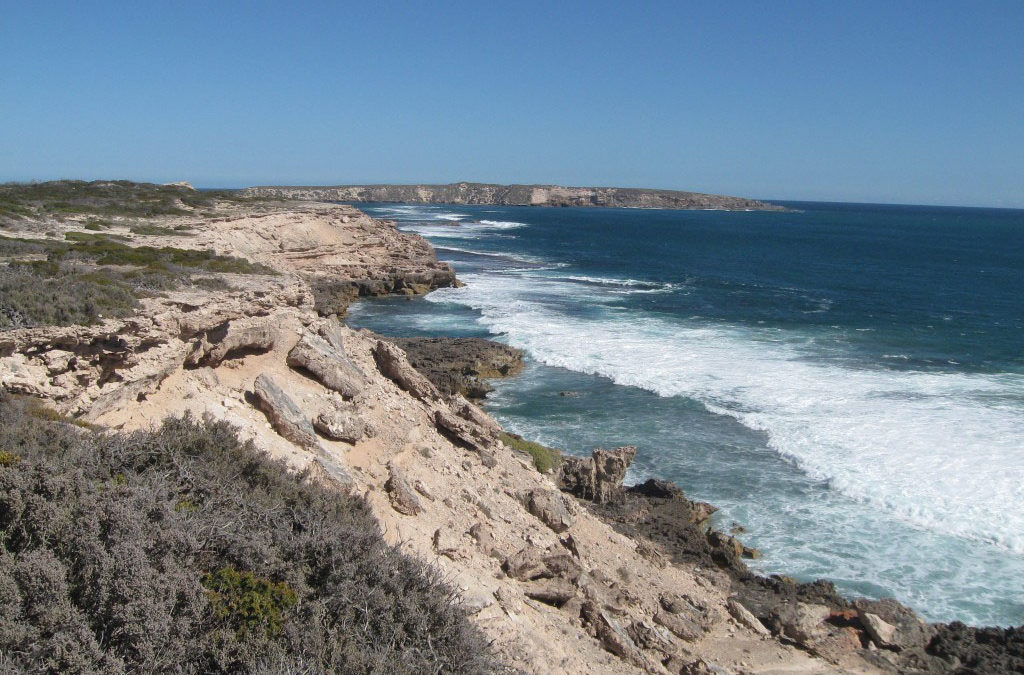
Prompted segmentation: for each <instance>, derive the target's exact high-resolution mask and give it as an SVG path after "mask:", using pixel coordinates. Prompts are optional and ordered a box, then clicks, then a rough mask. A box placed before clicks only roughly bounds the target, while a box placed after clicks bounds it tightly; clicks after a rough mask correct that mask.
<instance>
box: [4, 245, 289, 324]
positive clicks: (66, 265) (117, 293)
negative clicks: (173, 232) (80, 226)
mask: <svg viewBox="0 0 1024 675" xmlns="http://www.w3.org/2000/svg"><path fill="white" fill-rule="evenodd" d="M118 239H119V238H118V237H116V235H111V234H108V233H94V232H67V233H66V234H65V241H63V242H61V241H51V240H46V239H18V238H14V237H0V256H3V257H8V258H12V260H10V261H9V262H8V264H7V265H6V266H0V329H4V328H20V327H34V326H69V325H75V324H80V325H92V324H95V323H98V322H100V321H102V319H103V318H109V317H122V316H128V315H130V314H131V313H133V312H134V311H135V310H136V309H137V308H138V300H139V298H143V297H149V296H152V295H154V294H157V293H162V292H165V291H167V290H170V289H173V288H176V287H179V286H182V285H184V284H188V283H192V280H191V277H192V274H195V273H203V272H205V273H228V272H229V273H234V274H277V273H276V272H275V271H274V270H272V269H270V268H269V267H266V266H265V265H260V264H256V263H252V262H249V261H248V260H245V259H243V258H235V257H231V256H222V255H217V254H215V253H213V252H212V251H202V250H187V249H182V248H175V247H171V246H164V247H159V248H156V247H152V246H129V245H127V244H125V243H123V242H122V241H119V240H118ZM42 255H45V256H46V259H45V260H38V259H37V260H26V259H24V258H26V257H30V256H42ZM18 257H21V258H22V259H21V260H18V259H17V258H18ZM196 283H197V285H200V286H202V287H204V288H210V287H213V288H214V289H221V288H226V287H227V284H226V283H225V282H223V281H222V280H216V279H210V278H209V277H203V280H202V281H198V280H197V282H196Z"/></svg>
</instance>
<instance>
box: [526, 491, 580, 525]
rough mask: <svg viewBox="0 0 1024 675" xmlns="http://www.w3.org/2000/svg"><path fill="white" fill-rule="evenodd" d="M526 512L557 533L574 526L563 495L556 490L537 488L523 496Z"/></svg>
mask: <svg viewBox="0 0 1024 675" xmlns="http://www.w3.org/2000/svg"><path fill="white" fill-rule="evenodd" d="M523 503H524V504H525V505H526V510H527V511H529V512H530V513H531V514H532V515H534V516H536V517H537V518H538V519H539V520H540V521H541V522H542V523H544V524H545V525H547V526H548V527H550V528H551V529H552V530H554V531H555V532H565V531H566V530H568V529H569V528H570V527H571V526H572V522H573V519H572V516H571V515H569V509H567V508H566V506H565V502H564V501H563V499H562V495H560V494H558V492H556V491H555V490H545V489H543V488H537V489H534V490H530V491H529V492H527V493H526V494H525V495H524V496H523Z"/></svg>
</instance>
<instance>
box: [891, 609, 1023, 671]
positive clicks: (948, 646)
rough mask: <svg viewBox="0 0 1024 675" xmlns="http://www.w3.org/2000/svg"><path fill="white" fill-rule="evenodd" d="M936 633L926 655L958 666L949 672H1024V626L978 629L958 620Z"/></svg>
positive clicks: (940, 627)
mask: <svg viewBox="0 0 1024 675" xmlns="http://www.w3.org/2000/svg"><path fill="white" fill-rule="evenodd" d="M934 630H935V634H934V636H933V637H932V638H931V640H930V641H929V643H928V646H927V648H926V650H925V653H926V655H928V656H931V657H933V658H940V659H942V660H943V661H944V662H946V663H947V664H958V665H956V666H954V667H950V666H947V668H948V672H952V673H955V675H983V674H984V675H1009V674H1010V673H1017V674H1019V673H1024V626H1017V627H1015V628H975V627H972V626H965V625H964V624H962V623H960V622H959V621H956V622H953V623H951V624H939V625H937V626H935V627H934ZM901 656H902V655H901ZM931 665H932V666H933V667H934V666H936V665H937V664H931ZM926 672H941V671H937V670H930V671H926Z"/></svg>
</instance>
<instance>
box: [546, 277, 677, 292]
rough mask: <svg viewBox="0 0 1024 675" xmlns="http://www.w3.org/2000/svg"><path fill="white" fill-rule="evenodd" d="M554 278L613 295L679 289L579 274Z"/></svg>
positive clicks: (673, 285) (662, 284)
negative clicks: (604, 290) (597, 287)
mask: <svg viewBox="0 0 1024 675" xmlns="http://www.w3.org/2000/svg"><path fill="white" fill-rule="evenodd" d="M555 278H556V279H557V280H564V281H569V282H575V283H580V284H591V285H596V286H600V287H604V288H606V289H607V290H608V291H609V292H610V293H612V294H614V295H633V294H635V293H671V292H673V291H675V290H678V289H679V288H680V285H679V284H673V283H670V282H660V281H641V280H639V279H619V278H616V277H593V276H586V275H581V274H570V275H562V276H558V277H555Z"/></svg>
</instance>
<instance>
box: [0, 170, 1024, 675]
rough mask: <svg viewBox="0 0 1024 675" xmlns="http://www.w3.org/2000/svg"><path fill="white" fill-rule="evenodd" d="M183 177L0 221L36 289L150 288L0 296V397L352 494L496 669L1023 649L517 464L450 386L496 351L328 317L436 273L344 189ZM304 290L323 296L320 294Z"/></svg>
mask: <svg viewBox="0 0 1024 675" xmlns="http://www.w3.org/2000/svg"><path fill="white" fill-rule="evenodd" d="M76 189H77V188H76ZM90 189H94V190H95V189H99V190H103V189H106V188H105V187H104V186H103V185H100V186H98V187H95V186H94V188H90ZM147 189H148V188H147ZM184 190H185V188H181V190H180V191H179V192H180V193H181V194H177V193H176V194H175V195H171V197H173V199H174V200H177V201H173V200H172V201H169V202H168V206H167V207H166V209H165V211H166V213H160V214H158V215H155V216H154V215H152V214H150V215H148V216H147V219H148V220H147V221H146V226H145V227H141V226H140V225H139V222H140V221H139V218H140V217H139V216H138V214H137V213H135V210H130V213H129V214H128V215H126V216H124V217H121V216H114V217H110V218H108V219H106V220H104V221H103V222H97V221H96V220H95V219H92V218H91V217H90V216H88V215H83V216H71V217H69V216H68V215H67V213H66V212H61V213H60V214H58V215H49V214H48V213H43V212H40V214H39V215H37V216H34V217H32V218H21V217H19V218H18V219H16V220H13V221H8V222H0V225H2V226H3V227H4V228H5V232H4V233H3V237H4V240H3V243H4V246H5V248H4V257H5V259H4V261H3V262H4V263H5V269H7V270H9V271H10V272H11V273H12V278H14V279H15V280H20V279H22V276H23V271H24V270H23V268H27V269H29V270H31V272H32V273H33V274H36V275H37V277H33V279H35V281H34V282H33V283H35V284H36V286H34V287H33V290H34V291H36V292H41V290H46V291H47V292H50V291H51V290H53V289H51V287H50V286H46V285H45V284H46V283H50V281H49V279H50V278H51V277H48V276H46V275H53V274H60V273H69V274H79V275H80V278H81V279H82V280H83V283H85V282H86V281H88V280H95V279H97V278H100V279H102V280H103V281H104V283H103V284H102V285H99V284H97V288H100V289H101V290H102V289H106V288H109V287H111V285H115V284H118V285H119V286H117V287H118V288H122V287H123V289H124V291H125V292H128V291H131V290H135V289H136V288H137V286H133V285H132V284H138V283H139V282H138V279H139V278H140V277H142V278H143V279H144V280H147V283H148V284H150V285H146V286H144V287H142V291H143V292H139V293H137V294H136V295H135V296H133V297H131V298H129V299H126V300H125V302H128V301H129V300H130V301H131V302H133V303H134V305H132V308H131V310H130V311H125V312H120V313H115V314H113V315H109V314H108V313H107V312H105V311H104V312H98V311H94V312H93V313H92V314H90V315H87V316H86V319H87V320H86V321H85V322H81V323H76V322H75V321H77V320H78V318H79V315H77V314H76V315H58V316H60V317H64V316H67V317H69V318H68V319H67V320H65V323H66V324H67V325H52V324H45V325H44V324H41V323H39V324H32V315H31V312H32V311H42V310H43V309H46V307H43V308H41V309H40V308H39V307H36V306H34V305H25V306H24V311H22V310H19V311H17V312H15V311H10V312H6V313H5V316H11V317H17V319H18V322H19V323H18V324H17V325H16V326H15V327H8V328H7V329H6V330H3V331H2V332H0V385H2V387H3V388H4V389H5V390H7V391H8V392H12V393H17V394H22V395H28V396H32V397H34V398H35V399H37V400H38V402H39V404H40V408H39V410H45V411H47V412H43V413H39V414H44V415H47V416H53V417H54V419H67V420H70V421H72V422H74V423H75V424H81V425H94V426H96V427H98V428H100V429H109V430H124V431H132V430H139V429H149V428H152V427H154V426H156V425H159V424H160V423H161V422H162V421H163V420H164V419H166V418H168V417H180V416H182V415H185V414H191V415H192V416H193V417H194V418H196V419H207V420H212V421H219V422H225V423H227V424H229V425H231V427H233V428H234V429H235V430H237V434H238V436H239V437H240V438H241V439H242V440H243V441H247V442H251V443H252V444H253V446H254V447H255V448H257V449H258V450H259V451H262V452H263V453H266V455H268V456H269V457H270V458H273V459H276V460H281V461H282V462H284V463H285V464H286V465H287V466H288V467H289V468H290V469H291V470H294V471H303V472H305V474H304V475H306V476H307V477H309V479H310V480H315V481H318V482H321V483H323V484H324V485H327V486H330V487H331V489H335V490H339V491H343V492H346V493H351V494H356V495H360V497H361V498H362V499H363V500H364V501H365V504H366V508H367V509H368V510H369V512H370V513H372V516H373V518H374V519H375V520H376V522H377V523H379V526H380V529H381V532H382V534H383V536H384V538H385V540H386V541H387V542H388V543H389V544H390V545H392V546H394V547H396V549H398V550H401V551H402V552H404V553H407V554H409V555H411V556H414V557H416V558H418V559H420V560H422V561H424V562H426V563H428V564H429V565H431V566H433V567H434V568H436V569H437V571H438V573H439V574H441V575H443V576H444V578H446V579H448V580H450V582H451V584H452V585H453V586H454V587H455V588H456V589H457V591H458V595H459V599H460V600H459V601H460V606H461V607H462V608H463V610H464V611H465V612H466V613H467V614H468V615H469V616H470V617H471V620H472V621H473V623H474V625H476V626H477V627H478V628H479V629H480V630H481V631H483V632H484V633H485V634H486V635H487V637H488V640H489V641H490V643H491V649H492V650H493V652H494V654H495V656H496V657H497V658H499V659H500V660H502V661H503V662H504V663H506V664H507V665H508V667H509V668H510V669H515V670H518V671H520V672H529V673H551V672H560V673H567V674H568V675H583V674H584V673H587V674H589V673H607V674H615V675H626V674H630V675H633V674H637V673H658V674H662V675H663V674H665V673H672V674H673V675H683V674H684V673H685V674H687V675H694V674H700V673H716V674H719V675H720V674H722V673H732V674H734V675H741V674H746V673H750V674H752V673H794V674H795V673H865V674H867V673H895V672H899V673H908V674H909V673H929V674H930V673H938V672H958V673H1003V672H1014V670H1015V669H1016V670H1018V671H1019V669H1020V666H1021V664H1022V663H1024V660H1022V656H1021V653H1020V645H1021V643H1022V635H1021V631H1020V629H1007V630H1002V629H971V628H967V627H963V626H958V625H957V624H952V625H950V626H936V627H929V626H927V625H925V624H921V623H920V622H919V621H917V619H916V617H913V615H912V613H909V610H905V609H904V608H901V607H899V606H898V605H894V604H887V602H886V601H883V602H881V603H874V604H861V605H858V604H857V603H856V602H852V603H851V602H849V601H847V600H844V599H842V598H839V597H838V596H835V594H834V592H833V590H832V589H831V587H830V586H829V585H826V584H821V583H817V584H796V583H795V582H792V581H791V580H786V579H784V578H770V579H762V578H760V577H756V576H755V575H752V574H751V573H750V572H749V570H747V569H746V567H745V565H744V564H743V556H744V554H746V555H756V553H755V552H754V551H752V550H749V549H748V550H744V548H743V545H742V543H740V542H739V541H738V540H736V539H735V538H734V537H732V536H730V535H726V534H724V533H715V532H713V531H709V530H708V529H707V528H706V525H707V519H708V517H709V516H710V515H711V512H712V511H713V507H711V506H709V505H706V504H701V503H697V502H691V501H689V500H687V499H686V497H685V495H684V494H683V493H682V491H681V490H679V489H678V488H677V487H676V486H674V485H671V484H669V483H664V482H661V481H648V482H647V483H644V484H642V485H640V486H635V487H631V488H626V487H624V486H623V485H622V476H623V475H624V474H625V470H626V468H627V467H628V465H629V462H630V461H632V458H633V452H634V450H633V449H629V448H626V449H616V450H611V451H601V452H600V453H595V456H594V457H593V458H589V459H580V458H569V459H567V460H566V461H565V462H564V463H563V465H562V466H561V467H560V469H559V471H558V473H557V474H543V473H541V472H539V471H538V470H537V469H536V468H535V464H534V462H532V461H530V458H529V457H528V456H526V455H523V454H522V453H520V452H519V451H517V450H516V449H515V448H513V447H511V445H510V444H509V443H511V440H512V439H511V437H508V436H507V435H503V432H502V430H501V427H500V426H499V425H498V424H497V422H495V421H494V420H493V419H492V418H491V417H490V416H489V415H487V414H486V413H485V412H484V411H483V410H481V409H480V408H479V407H477V405H475V404H474V403H473V402H471V401H469V400H468V399H467V396H466V395H464V394H463V393H461V392H463V391H465V394H482V393H484V389H486V385H485V384H483V383H484V380H485V379H486V378H487V377H490V376H493V375H502V374H511V373H514V372H515V370H516V368H517V364H518V359H519V355H518V354H517V353H516V352H515V351H514V350H509V349H508V348H505V347H501V348H495V347H493V346H488V345H487V344H485V343H486V341H482V342H475V341H474V342H470V343H465V342H455V341H450V340H443V339H442V340H431V339H427V340H417V341H408V340H407V341H405V342H398V343H396V342H395V341H392V340H390V339H383V338H381V337H380V336H377V335H374V334H372V333H370V332H369V331H357V330H353V329H351V328H349V327H347V326H345V325H343V324H341V323H340V322H338V321H337V318H336V317H337V316H338V315H340V314H342V313H343V312H344V311H345V308H347V304H348V302H350V301H351V300H352V299H354V298H357V297H360V296H361V295H372V294H377V293H392V292H397V293H401V294H413V293H423V292H427V291H429V290H430V289H431V288H432V287H437V286H440V285H452V284H456V283H458V282H457V279H456V278H455V275H454V272H453V271H452V269H451V268H450V267H449V266H447V265H445V264H444V263H440V262H438V261H437V259H436V257H435V255H434V252H433V250H432V248H431V247H430V245H429V244H428V243H427V242H426V241H425V240H423V239H422V238H420V237H418V236H415V235H411V234H407V233H403V232H400V231H398V230H396V229H395V228H394V227H393V225H392V224H390V223H388V222H386V221H376V220H373V219H371V218H369V217H368V216H366V215H365V214H362V213H360V212H359V211H358V210H356V209H354V208H352V207H349V206H344V205H337V204H317V203H311V202H273V201H270V202H266V201H261V200H251V201H245V200H243V201H238V200H234V199H233V198H231V197H224V198H222V199H221V198H218V200H216V203H215V204H212V205H211V204H206V203H204V204H196V205H194V206H193V205H192V204H191V203H190V202H189V200H188V198H189V195H188V194H186V193H185V191H184ZM89 194H90V195H91V194H93V193H89ZM89 199H90V200H91V199H94V197H92V196H89ZM62 203H64V204H67V203H69V202H67V201H65V202H62ZM71 203H74V202H71ZM85 206H88V207H89V208H91V209H94V210H95V209H96V208H97V207H96V205H95V204H94V203H93V202H91V201H90V202H88V203H87V204H85ZM113 206H116V205H104V206H103V208H104V209H105V211H111V210H112V209H113ZM122 208H123V210H129V209H127V207H126V206H122ZM136 210H137V209H136ZM150 210H152V209H150ZM86 213H89V212H86ZM40 251H44V253H43V254H41V253H40ZM45 251H50V253H51V254H52V256H51V259H49V260H47V259H43V258H45V255H46V254H45ZM69 252H70V255H69ZM60 256H66V258H65V257H60ZM68 261H70V262H68ZM60 264H64V265H67V267H66V269H62V268H60V267H59V265H60ZM19 275H22V276H19ZM147 275H148V276H147ZM157 283H159V286H157ZM318 284H320V285H324V286H327V287H328V288H329V289H336V290H331V291H330V292H329V293H327V297H328V301H325V300H324V299H323V295H324V294H323V293H321V295H320V298H319V299H318V293H317V290H316V288H317V285H318ZM54 288H55V289H56V290H54V291H53V292H55V293H56V292H57V291H60V292H65V290H66V289H65V288H64V287H63V286H59V287H54ZM97 292H99V291H97ZM118 297H121V296H118ZM9 299H10V298H7V297H5V298H4V301H5V302H7V301H8V300H9ZM122 299H123V298H122ZM91 301H92V302H94V303H95V298H93V299H92V300H91ZM46 316H49V315H46ZM400 345H401V346H400ZM407 350H408V351H407ZM414 366H418V367H420V368H422V369H423V372H420V371H419V370H417V368H416V367H414ZM424 373H426V375H425V374H424ZM503 438H505V439H508V442H506V440H503ZM890 628H891V630H890ZM872 646H873V647H874V648H872Z"/></svg>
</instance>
